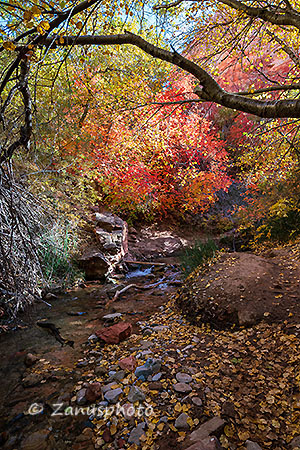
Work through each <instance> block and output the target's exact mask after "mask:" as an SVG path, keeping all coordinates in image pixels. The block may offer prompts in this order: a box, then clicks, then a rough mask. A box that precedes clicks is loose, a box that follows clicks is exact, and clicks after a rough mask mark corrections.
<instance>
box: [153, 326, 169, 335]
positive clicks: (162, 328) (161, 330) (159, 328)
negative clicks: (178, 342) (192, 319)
mask: <svg viewBox="0 0 300 450" xmlns="http://www.w3.org/2000/svg"><path fill="white" fill-rule="evenodd" d="M168 329H169V327H168V326H167V325H156V326H155V327H153V328H152V330H153V331H154V332H155V333H164V332H165V331H166V330H168Z"/></svg>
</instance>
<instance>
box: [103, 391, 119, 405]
mask: <svg viewBox="0 0 300 450" xmlns="http://www.w3.org/2000/svg"><path fill="white" fill-rule="evenodd" d="M122 394H123V390H122V389H121V388H117V389H112V390H110V391H107V392H105V394H104V398H105V400H106V401H107V402H109V403H117V402H118V400H119V397H120V395H122Z"/></svg>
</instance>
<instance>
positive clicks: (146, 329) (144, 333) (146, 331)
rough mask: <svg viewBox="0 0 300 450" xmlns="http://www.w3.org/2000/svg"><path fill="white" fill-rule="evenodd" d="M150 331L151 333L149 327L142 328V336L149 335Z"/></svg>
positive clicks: (151, 331)
mask: <svg viewBox="0 0 300 450" xmlns="http://www.w3.org/2000/svg"><path fill="white" fill-rule="evenodd" d="M152 333H153V330H152V329H151V328H144V329H143V336H151V334H152Z"/></svg>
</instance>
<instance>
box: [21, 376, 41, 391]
mask: <svg viewBox="0 0 300 450" xmlns="http://www.w3.org/2000/svg"><path fill="white" fill-rule="evenodd" d="M43 378H44V377H43V375H42V374H41V373H30V374H29V375H26V377H25V378H23V380H22V384H23V386H24V387H25V388H29V387H33V386H36V385H37V384H39V383H40V382H41V381H42V380H43Z"/></svg>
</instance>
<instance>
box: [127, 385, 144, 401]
mask: <svg viewBox="0 0 300 450" xmlns="http://www.w3.org/2000/svg"><path fill="white" fill-rule="evenodd" d="M145 398H146V397H145V394H144V392H143V391H142V390H141V389H140V388H138V387H137V386H131V388H130V391H129V394H128V401H129V402H130V403H135V402H143V401H144V400H145Z"/></svg>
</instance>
